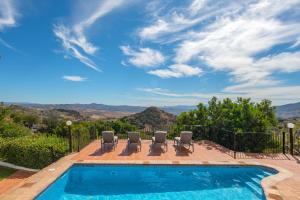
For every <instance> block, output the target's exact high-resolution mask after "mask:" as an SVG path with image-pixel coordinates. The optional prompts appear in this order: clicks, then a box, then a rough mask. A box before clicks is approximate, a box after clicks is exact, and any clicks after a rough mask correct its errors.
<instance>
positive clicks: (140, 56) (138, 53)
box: [120, 46, 165, 68]
mask: <svg viewBox="0 0 300 200" xmlns="http://www.w3.org/2000/svg"><path fill="white" fill-rule="evenodd" d="M120 49H121V50H122V52H123V54H124V55H126V56H129V57H130V58H129V59H128V62H129V63H131V64H132V65H135V66H137V67H141V68H149V67H157V66H159V65H160V64H162V63H164V62H165V57H164V55H163V54H162V53H161V52H159V51H157V50H154V49H150V48H139V49H138V50H133V49H132V48H131V47H130V46H120Z"/></svg>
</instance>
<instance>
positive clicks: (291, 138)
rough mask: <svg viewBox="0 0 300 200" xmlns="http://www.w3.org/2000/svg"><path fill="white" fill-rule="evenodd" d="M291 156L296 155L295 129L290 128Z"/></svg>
mask: <svg viewBox="0 0 300 200" xmlns="http://www.w3.org/2000/svg"><path fill="white" fill-rule="evenodd" d="M290 154H291V155H292V156H293V155H294V137H293V129H292V128H290Z"/></svg>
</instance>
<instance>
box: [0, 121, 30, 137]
mask: <svg viewBox="0 0 300 200" xmlns="http://www.w3.org/2000/svg"><path fill="white" fill-rule="evenodd" d="M30 134H31V131H30V129H28V128H26V127H24V126H22V125H20V124H16V123H12V122H0V137H4V138H12V137H22V136H27V135H30Z"/></svg>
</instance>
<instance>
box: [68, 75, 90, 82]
mask: <svg viewBox="0 0 300 200" xmlns="http://www.w3.org/2000/svg"><path fill="white" fill-rule="evenodd" d="M62 79H64V80H67V81H74V82H82V81H86V80H87V78H84V77H81V76H63V77H62Z"/></svg>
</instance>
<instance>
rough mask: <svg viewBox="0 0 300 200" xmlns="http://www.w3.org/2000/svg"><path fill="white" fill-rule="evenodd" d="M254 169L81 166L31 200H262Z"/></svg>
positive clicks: (259, 175) (259, 170)
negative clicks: (34, 199)
mask: <svg viewBox="0 0 300 200" xmlns="http://www.w3.org/2000/svg"><path fill="white" fill-rule="evenodd" d="M276 173H277V171H276V170H273V169H270V168H266V167H260V166H226V165H222V166H199V165H198V166H185V165H175V166H174V165H84V164H76V165H73V166H72V167H71V168H70V169H68V170H67V171H66V172H65V173H64V174H63V175H62V176H61V177H59V178H58V179H57V180H56V181H55V182H54V183H53V184H51V185H50V186H49V187H48V188H47V189H46V190H44V191H43V192H42V193H41V194H40V195H39V196H38V197H37V198H36V200H46V199H47V200H48V199H49V200H50V199H51V200H53V199H64V200H67V199H72V200H75V199H89V200H92V199H105V200H110V199H114V200H115V199H118V200H129V199H135V200H139V199H143V200H147V199H149V200H150V199H151V200H152V199H164V200H167V199H172V200H174V199H176V200H181V199H188V200H195V199H201V200H205V199H209V200H226V199H229V200H235V199H243V200H247V199H251V200H258V199H259V200H262V199H265V196H264V193H263V190H262V187H261V184H260V182H261V180H262V179H263V178H264V177H267V176H270V175H273V174H276Z"/></svg>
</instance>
